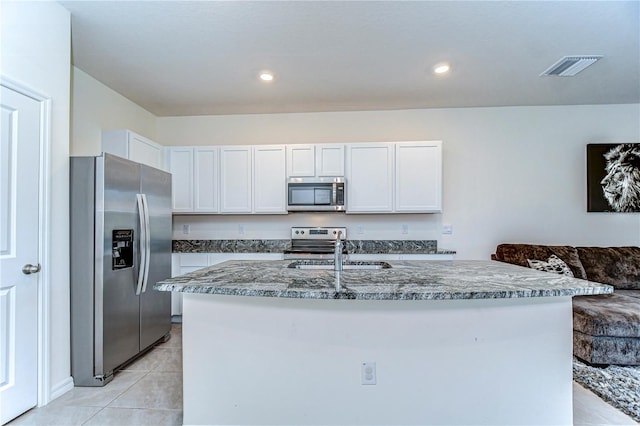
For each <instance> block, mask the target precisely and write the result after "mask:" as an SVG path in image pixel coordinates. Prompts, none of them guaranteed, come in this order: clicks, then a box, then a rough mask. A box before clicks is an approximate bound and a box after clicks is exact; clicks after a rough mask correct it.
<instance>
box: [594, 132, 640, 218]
mask: <svg viewBox="0 0 640 426" xmlns="http://www.w3.org/2000/svg"><path fill="white" fill-rule="evenodd" d="M587 211H589V212H640V143H619V144H588V145H587Z"/></svg>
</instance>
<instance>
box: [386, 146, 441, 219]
mask: <svg viewBox="0 0 640 426" xmlns="http://www.w3.org/2000/svg"><path fill="white" fill-rule="evenodd" d="M395 211H396V212H398V213H417V212H423V213H433V212H440V211H442V142H440V141H427V142H399V143H397V144H396V188H395Z"/></svg>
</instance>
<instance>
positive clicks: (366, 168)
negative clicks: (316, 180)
mask: <svg viewBox="0 0 640 426" xmlns="http://www.w3.org/2000/svg"><path fill="white" fill-rule="evenodd" d="M164 155H165V158H166V168H167V170H169V171H170V172H171V173H172V175H173V195H172V197H173V211H174V213H200V214H202V213H211V214H213V213H223V214H251V213H257V214H287V192H286V191H287V189H286V180H287V177H302V178H313V177H336V176H345V181H346V190H347V193H346V202H347V210H346V212H347V213H438V212H441V211H442V142H441V141H416V142H384V143H375V142H371V143H351V144H347V145H343V144H314V145H252V146H247V145H245V146H222V147H218V146H199V147H178V146H173V147H166V148H165V154H164ZM345 160H346V161H345ZM291 173H294V174H293V175H292V174H291Z"/></svg>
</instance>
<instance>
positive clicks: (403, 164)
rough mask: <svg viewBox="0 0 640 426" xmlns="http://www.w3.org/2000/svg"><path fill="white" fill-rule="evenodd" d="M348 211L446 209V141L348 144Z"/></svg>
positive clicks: (381, 211) (430, 210)
mask: <svg viewBox="0 0 640 426" xmlns="http://www.w3.org/2000/svg"><path fill="white" fill-rule="evenodd" d="M346 176H347V213H438V212H441V211H442V142H441V141H418V142H394V143H371V144H349V145H347V166H346Z"/></svg>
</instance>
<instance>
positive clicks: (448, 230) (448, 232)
mask: <svg viewBox="0 0 640 426" xmlns="http://www.w3.org/2000/svg"><path fill="white" fill-rule="evenodd" d="M442 233H443V234H445V235H451V234H453V225H450V224H446V225H442Z"/></svg>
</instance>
